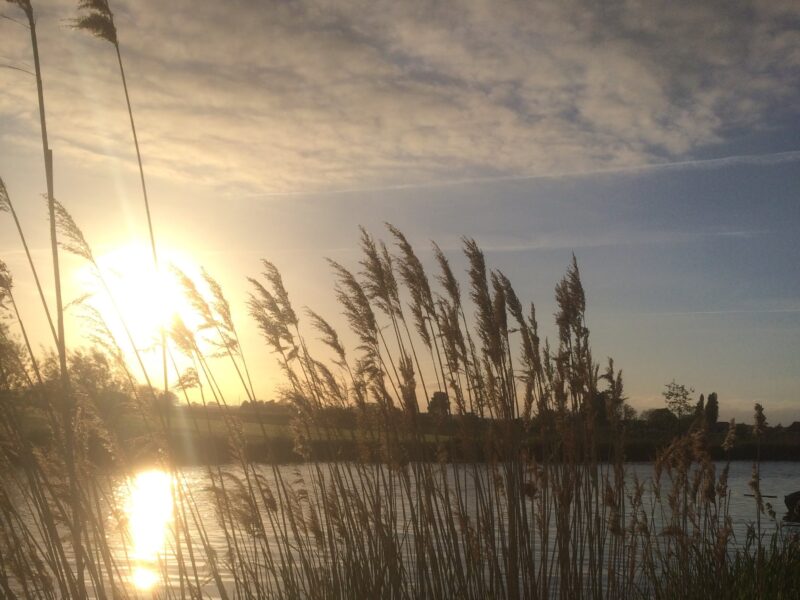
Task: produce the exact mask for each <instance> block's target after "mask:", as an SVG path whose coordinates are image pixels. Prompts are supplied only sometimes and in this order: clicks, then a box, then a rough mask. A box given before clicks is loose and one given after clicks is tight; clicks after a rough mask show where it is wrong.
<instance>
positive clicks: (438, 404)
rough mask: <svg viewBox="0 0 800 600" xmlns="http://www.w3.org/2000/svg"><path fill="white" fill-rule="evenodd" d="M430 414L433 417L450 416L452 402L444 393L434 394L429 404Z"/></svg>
mask: <svg viewBox="0 0 800 600" xmlns="http://www.w3.org/2000/svg"><path fill="white" fill-rule="evenodd" d="M428 413H430V414H432V415H442V416H444V415H449V414H450V400H449V399H448V397H447V394H445V393H444V392H433V397H432V398H431V401H430V403H429V404H428Z"/></svg>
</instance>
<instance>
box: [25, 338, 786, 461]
mask: <svg viewBox="0 0 800 600" xmlns="http://www.w3.org/2000/svg"><path fill="white" fill-rule="evenodd" d="M71 362H72V363H73V365H72V366H73V369H74V370H75V371H76V372H80V373H81V374H82V377H81V385H89V386H90V387H92V388H93V390H92V391H91V394H92V395H93V396H94V397H95V398H97V402H98V403H100V404H101V405H103V408H102V411H103V413H105V414H106V415H114V417H113V419H111V420H109V421H108V423H107V425H108V426H109V427H110V428H112V429H113V435H114V437H115V438H116V439H118V440H119V441H120V442H121V443H124V444H125V445H126V446H127V447H128V449H129V452H130V455H131V456H132V457H138V458H137V461H138V462H141V463H142V464H147V463H149V462H152V461H153V460H154V459H155V458H156V456H155V450H154V448H153V446H152V444H150V442H149V440H148V438H147V436H146V435H145V434H146V432H147V424H146V421H145V420H144V419H142V418H141V415H140V414H139V412H138V409H137V407H136V402H135V401H134V399H133V398H132V397H131V396H129V395H128V394H127V392H126V387H127V386H126V384H125V383H124V381H123V379H122V378H120V377H118V376H115V375H114V374H113V368H112V367H111V365H109V363H108V361H107V358H106V357H105V356H104V355H103V354H102V353H100V352H98V351H95V352H88V353H86V352H82V353H77V354H75V355H74V356H73V357H72V361H71ZM161 397H162V398H163V397H164V396H163V394H162V396H161ZM438 399H442V397H441V396H439V398H438ZM445 401H446V398H445ZM600 402H604V398H603V397H602V396H600V397H598V399H597V401H596V404H597V406H598V415H599V416H597V417H596V418H597V420H598V425H597V439H596V445H597V454H598V458H599V460H601V461H609V460H612V459H613V451H614V447H615V443H616V440H615V439H614V435H615V432H614V431H613V430H611V428H610V427H609V422H608V420H607V419H606V418H605V415H604V413H603V411H604V405H602V404H600ZM25 405H26V406H27V407H28V410H27V412H26V416H25V417H24V418H23V428H24V430H25V431H26V435H27V436H28V438H29V439H30V441H31V443H32V445H34V446H37V447H47V446H50V445H51V444H52V443H53V441H54V440H53V438H52V435H51V432H50V431H49V430H48V427H47V420H46V418H45V412H46V411H44V410H43V409H42V408H41V407H37V402H36V397H35V396H31V397H30V398H29V399H28V401H26V402H25ZM376 409H377V406H375V407H373V410H376ZM152 410H153V414H154V415H155V414H156V413H157V412H158V411H159V410H160V411H161V412H162V413H163V417H164V419H165V421H166V422H168V423H169V428H168V430H167V432H166V433H165V443H167V444H168V445H169V447H170V455H171V456H172V457H173V459H174V460H177V461H178V462H179V463H180V464H183V465H202V464H225V463H228V462H231V461H233V460H234V458H235V456H234V453H233V451H232V449H231V443H232V442H233V440H232V439H231V437H230V432H229V430H228V427H227V425H226V420H228V419H232V420H233V421H235V422H237V426H238V428H240V429H241V431H242V433H243V441H244V444H245V452H246V455H247V457H248V459H249V460H252V461H255V462H262V463H279V464H280V463H297V462H304V461H306V460H313V461H323V462H327V461H354V460H360V459H361V458H364V457H365V456H366V457H368V460H373V461H374V460H379V456H380V454H379V452H378V450H379V448H378V446H377V445H376V444H373V445H370V444H365V443H363V442H362V443H361V444H359V443H358V441H357V440H358V431H359V414H358V411H357V410H356V409H355V408H354V407H327V408H322V409H320V416H319V418H320V419H322V420H324V421H325V422H326V423H328V424H330V427H331V435H330V436H327V437H326V438H323V437H319V436H318V437H314V438H312V439H309V440H308V442H307V447H306V449H305V450H306V455H302V454H301V453H300V451H299V449H297V448H296V447H295V443H294V437H293V434H292V424H293V423H294V421H295V419H296V418H297V417H298V412H297V409H296V407H295V406H294V405H293V404H291V403H275V402H262V401H254V402H249V401H246V402H245V403H244V404H242V405H241V406H233V407H230V408H227V407H225V406H220V405H218V404H208V405H206V406H203V405H201V404H197V403H195V404H181V403H180V401H179V399H178V397H177V396H175V395H174V394H173V393H171V394H169V395H168V401H167V402H166V403H163V402H162V406H161V408H159V409H156V408H155V407H152ZM667 413H669V411H668V410H667V409H657V410H655V411H651V414H650V415H647V414H645V418H643V419H637V418H635V417H632V418H629V419H628V420H625V421H623V423H624V429H625V433H624V443H623V452H624V459H625V460H626V461H633V462H644V461H653V460H655V459H656V458H657V457H658V455H659V452H660V451H662V450H664V449H665V448H666V447H667V446H669V444H670V443H671V442H672V440H673V439H674V437H675V436H676V433H677V431H680V430H683V433H688V432H690V431H694V430H696V429H697V428H698V427H699V423H698V421H697V420H696V419H695V418H689V419H684V420H683V422H681V421H680V420H679V419H677V418H676V417H674V416H671V413H670V415H667ZM648 416H649V417H650V418H649V419H648V418H647V417H648ZM399 417H400V414H399V413H398V418H399ZM416 421H417V423H416V426H417V428H418V429H419V432H420V435H421V438H414V439H409V440H407V441H406V442H405V443H404V442H403V441H402V440H401V441H400V444H401V446H403V448H404V452H405V454H406V455H407V457H408V460H409V461H416V460H423V461H438V460H446V461H448V462H469V461H479V462H482V461H486V460H491V458H492V456H493V453H492V450H491V446H492V438H493V436H496V435H498V434H499V433H498V431H497V428H498V427H497V426H498V423H497V422H496V420H494V419H489V418H481V417H479V416H477V415H474V414H469V413H468V414H464V415H457V414H455V415H454V414H449V408H448V409H446V410H443V411H442V413H441V414H437V413H436V412H435V411H431V410H430V409H429V411H428V412H420V413H419V414H418V415H416ZM542 421H543V420H542V419H538V418H533V419H532V420H531V422H529V423H526V422H524V421H523V420H521V419H520V420H517V421H516V423H515V424H514V426H515V427H516V428H517V429H519V430H520V431H519V435H520V436H521V437H522V439H523V440H524V441H523V449H524V451H525V452H526V453H529V454H531V455H532V456H535V457H536V459H537V460H542V459H543V458H544V453H545V451H546V449H547V448H549V447H551V446H552V445H553V443H554V439H553V438H554V436H555V435H556V432H555V429H554V428H553V426H552V423H551V424H549V425H548V424H547V423H545V422H542ZM196 425H199V427H197V426H196ZM729 427H730V424H729V423H727V422H725V423H722V422H720V423H713V424H708V425H706V426H705V430H706V432H707V440H708V452H709V454H710V456H711V458H712V459H713V460H716V461H722V460H726V459H731V460H748V461H753V460H756V459H759V458H760V459H761V460H770V461H775V460H786V461H797V460H799V459H800V423H794V424H792V425H790V426H788V427H782V426H777V427H766V429H765V431H764V433H763V435H761V436H756V435H755V432H754V427H753V426H752V425H749V424H746V423H740V424H738V425H735V432H736V439H737V443H736V445H735V446H734V447H732V448H730V449H728V450H727V451H726V450H725V448H724V447H723V444H724V442H725V438H726V436H727V435H728V428H729ZM465 432H466V436H467V437H466V438H465V437H464V435H465ZM88 443H89V446H88V447H89V457H90V459H91V460H92V461H93V462H94V463H95V464H97V465H98V466H106V467H109V468H114V467H115V464H114V455H113V453H112V452H110V451H109V450H108V448H107V446H106V445H105V443H104V440H103V439H101V438H100V437H99V436H97V435H95V436H93V437H90V439H89V442H88ZM365 452H366V454H364V453H365Z"/></svg>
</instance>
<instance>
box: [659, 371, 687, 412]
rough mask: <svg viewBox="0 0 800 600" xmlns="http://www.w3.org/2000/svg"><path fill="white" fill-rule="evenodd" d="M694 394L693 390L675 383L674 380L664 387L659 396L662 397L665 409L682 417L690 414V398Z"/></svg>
mask: <svg viewBox="0 0 800 600" xmlns="http://www.w3.org/2000/svg"><path fill="white" fill-rule="evenodd" d="M692 394H694V388H687V387H686V386H685V385H683V384H682V383H677V382H676V381H675V380H674V379H673V380H672V381H671V382H669V383H668V384H667V385H666V386H664V391H663V392H661V395H662V396H664V402H666V404H667V408H668V409H669V410H670V411H672V413H673V414H674V415H675V416H676V417H678V419H683V418H684V417H686V416H688V415H690V414H692V404H691V400H690V398H691V396H692Z"/></svg>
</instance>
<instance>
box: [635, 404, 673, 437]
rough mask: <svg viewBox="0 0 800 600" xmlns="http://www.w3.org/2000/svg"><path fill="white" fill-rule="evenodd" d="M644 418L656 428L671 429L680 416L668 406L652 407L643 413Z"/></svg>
mask: <svg viewBox="0 0 800 600" xmlns="http://www.w3.org/2000/svg"><path fill="white" fill-rule="evenodd" d="M642 419H643V420H644V421H645V422H646V423H647V424H648V425H650V426H651V427H653V428H654V429H658V430H659V431H671V430H673V429H674V428H675V427H676V426H677V424H678V417H676V416H675V413H673V412H672V411H671V410H670V409H668V408H651V409H650V410H646V411H644V412H643V413H642Z"/></svg>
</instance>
